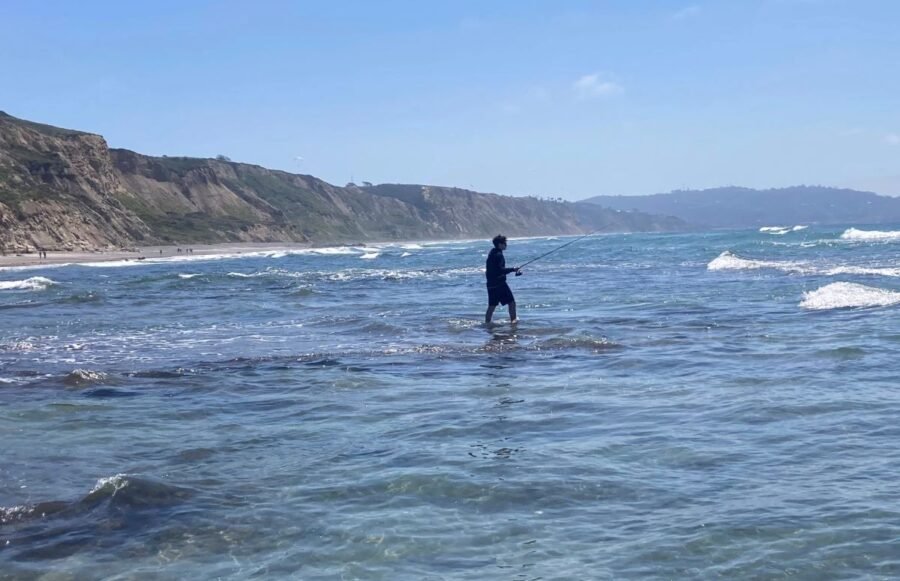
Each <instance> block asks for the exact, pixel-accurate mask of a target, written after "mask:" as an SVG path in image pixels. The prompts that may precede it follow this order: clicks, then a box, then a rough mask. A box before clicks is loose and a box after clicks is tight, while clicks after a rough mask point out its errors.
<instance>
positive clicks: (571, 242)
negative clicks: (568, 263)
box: [516, 230, 599, 270]
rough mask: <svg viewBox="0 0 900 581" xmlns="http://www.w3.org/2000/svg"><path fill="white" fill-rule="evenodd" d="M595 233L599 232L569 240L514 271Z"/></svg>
mask: <svg viewBox="0 0 900 581" xmlns="http://www.w3.org/2000/svg"><path fill="white" fill-rule="evenodd" d="M597 232H599V230H596V231H594V232H591V233H590V234H585V235H584V236H579V237H578V238H576V239H575V240H570V241H568V242H566V243H565V244H563V245H562V246H558V247H557V248H554V249H553V250H551V251H550V252H545V253H544V254H541V255H540V256H538V257H537V258H532V259H531V260H529V261H528V262H526V263H524V264H522V265H520V266H518V267H516V270H518V269H520V268H525V267H526V266H528V265H529V264H531V263H532V262H535V261H538V260H540V259H542V258H544V257H545V256H550V255H551V254H553V253H554V252H556V251H557V250H562V249H563V248H565V247H566V246H569V245H570V244H575V243H576V242H578V241H579V240H583V239H585V238H587V237H588V236H593V235H594V234H596V233H597Z"/></svg>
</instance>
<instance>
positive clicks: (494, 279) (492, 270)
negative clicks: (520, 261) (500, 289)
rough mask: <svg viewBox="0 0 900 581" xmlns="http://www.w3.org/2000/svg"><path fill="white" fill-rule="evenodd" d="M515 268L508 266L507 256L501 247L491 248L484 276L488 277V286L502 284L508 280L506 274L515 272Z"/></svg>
mask: <svg viewBox="0 0 900 581" xmlns="http://www.w3.org/2000/svg"><path fill="white" fill-rule="evenodd" d="M515 271H516V269H515V268H506V258H504V257H503V251H502V250H500V249H499V248H493V249H491V253H490V254H488V257H487V262H486V263H485V265H484V276H485V278H487V286H488V288H492V287H495V286H500V285H501V284H503V283H505V282H506V275H507V274H509V273H511V272H515Z"/></svg>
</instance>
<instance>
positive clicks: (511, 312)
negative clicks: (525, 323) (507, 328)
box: [509, 301, 517, 323]
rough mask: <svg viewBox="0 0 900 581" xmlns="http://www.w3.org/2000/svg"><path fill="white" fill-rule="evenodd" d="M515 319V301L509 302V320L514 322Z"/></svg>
mask: <svg viewBox="0 0 900 581" xmlns="http://www.w3.org/2000/svg"><path fill="white" fill-rule="evenodd" d="M516 321H517V319H516V301H513V302H511V303H509V322H510V323H515V322H516Z"/></svg>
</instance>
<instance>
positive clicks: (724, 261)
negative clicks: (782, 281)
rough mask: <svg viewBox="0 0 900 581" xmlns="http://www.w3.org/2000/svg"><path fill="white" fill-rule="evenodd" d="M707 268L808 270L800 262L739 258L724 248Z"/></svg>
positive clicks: (808, 269)
mask: <svg viewBox="0 0 900 581" xmlns="http://www.w3.org/2000/svg"><path fill="white" fill-rule="evenodd" d="M706 268H707V270H758V269H761V268H772V269H776V270H781V271H784V272H799V273H806V272H810V268H809V266H807V265H805V264H803V263H801V262H791V261H780V260H752V259H747V258H741V257H740V256H737V255H736V254H734V253H732V252H731V251H730V250H726V251H725V252H723V253H722V254H720V255H719V256H717V257H716V258H714V259H713V260H711V261H710V263H709V264H707V265H706Z"/></svg>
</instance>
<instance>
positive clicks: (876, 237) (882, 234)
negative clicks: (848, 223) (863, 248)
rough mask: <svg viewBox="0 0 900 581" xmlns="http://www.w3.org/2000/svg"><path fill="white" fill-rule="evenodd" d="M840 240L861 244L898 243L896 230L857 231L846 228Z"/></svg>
mask: <svg viewBox="0 0 900 581" xmlns="http://www.w3.org/2000/svg"><path fill="white" fill-rule="evenodd" d="M841 240H857V241H863V242H900V231H898V230H886V231H882V230H857V229H856V228H848V229H846V230H844V233H843V234H841Z"/></svg>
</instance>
